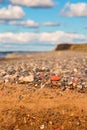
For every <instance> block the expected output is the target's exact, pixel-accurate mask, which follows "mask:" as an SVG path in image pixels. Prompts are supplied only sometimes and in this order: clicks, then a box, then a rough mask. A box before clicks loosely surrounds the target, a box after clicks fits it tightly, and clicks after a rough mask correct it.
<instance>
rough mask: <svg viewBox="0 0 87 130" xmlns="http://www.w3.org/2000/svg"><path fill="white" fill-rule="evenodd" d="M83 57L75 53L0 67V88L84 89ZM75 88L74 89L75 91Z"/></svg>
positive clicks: (86, 76) (86, 65)
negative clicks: (26, 86) (10, 84)
mask: <svg viewBox="0 0 87 130" xmlns="http://www.w3.org/2000/svg"><path fill="white" fill-rule="evenodd" d="M86 68H87V55H86V53H84V52H81V53H79V55H77V53H76V52H71V53H70V54H68V53H67V52H64V54H61V55H60V56H59V55H49V56H48V55H47V56H44V55H41V56H39V57H36V55H35V56H33V58H30V59H27V58H25V59H23V60H22V59H20V60H17V61H16V64H15V61H12V62H9V61H8V62H7V63H6V64H4V63H2V64H0V84H2V83H5V84H6V83H10V82H11V83H19V84H20V83H23V84H25V83H28V84H30V85H32V86H33V87H35V88H44V87H52V84H53V86H56V88H60V90H62V91H65V90H67V89H71V88H72V89H73V90H75V91H76V90H77V89H80V90H81V91H83V90H84V89H86V88H87V69H86ZM76 88H77V89H76Z"/></svg>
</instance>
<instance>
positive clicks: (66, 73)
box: [0, 51, 87, 130]
mask: <svg viewBox="0 0 87 130" xmlns="http://www.w3.org/2000/svg"><path fill="white" fill-rule="evenodd" d="M86 102H87V52H77V51H52V52H41V53H35V54H34V53H32V54H26V55H20V54H16V55H12V54H10V55H7V56H6V58H5V59H1V60H0V130H87V103H86Z"/></svg>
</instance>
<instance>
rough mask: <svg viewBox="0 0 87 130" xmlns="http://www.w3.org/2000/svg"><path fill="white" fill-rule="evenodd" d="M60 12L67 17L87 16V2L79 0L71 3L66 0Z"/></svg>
mask: <svg viewBox="0 0 87 130" xmlns="http://www.w3.org/2000/svg"><path fill="white" fill-rule="evenodd" d="M61 14H62V15H63V16H69V17H73V16H76V17H87V3H83V2H79V3H75V4H72V3H69V2H68V3H66V5H65V6H64V9H63V10H62V12H61Z"/></svg>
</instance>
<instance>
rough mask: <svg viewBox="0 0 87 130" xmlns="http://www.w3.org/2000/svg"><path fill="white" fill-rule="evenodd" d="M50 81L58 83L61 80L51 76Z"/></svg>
mask: <svg viewBox="0 0 87 130" xmlns="http://www.w3.org/2000/svg"><path fill="white" fill-rule="evenodd" d="M50 80H51V81H58V80H60V78H59V77H58V76H51V77H50Z"/></svg>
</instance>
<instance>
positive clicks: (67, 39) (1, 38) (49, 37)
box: [0, 31, 87, 44]
mask: <svg viewBox="0 0 87 130" xmlns="http://www.w3.org/2000/svg"><path fill="white" fill-rule="evenodd" d="M73 42H75V43H76V42H87V36H86V35H83V34H75V33H66V32H63V31H56V32H52V33H48V32H42V33H29V32H27V33H16V34H15V33H11V32H8V33H1V34H0V43H9V44H11V43H14V44H15V43H17V44H26V43H27V44H28V43H29V44H30V43H50V44H58V43H73Z"/></svg>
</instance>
